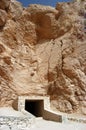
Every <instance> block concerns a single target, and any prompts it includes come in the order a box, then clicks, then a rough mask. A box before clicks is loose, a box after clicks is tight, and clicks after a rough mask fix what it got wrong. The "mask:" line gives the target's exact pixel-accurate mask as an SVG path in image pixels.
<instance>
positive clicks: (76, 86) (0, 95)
mask: <svg viewBox="0 0 86 130" xmlns="http://www.w3.org/2000/svg"><path fill="white" fill-rule="evenodd" d="M85 4H86V3H85V2H81V3H79V2H72V3H58V4H57V6H56V8H53V7H50V6H42V5H30V6H29V7H27V8H25V7H22V5H21V3H19V2H17V1H15V0H0V107H2V106H12V104H13V103H14V102H15V100H16V99H17V98H18V96H19V95H50V97H51V107H52V108H53V109H55V110H59V111H62V112H66V113H79V114H86V34H85V31H84V25H83V14H84V13H83V8H84V5H85ZM81 7H83V8H81Z"/></svg>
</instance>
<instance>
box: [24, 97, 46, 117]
mask: <svg viewBox="0 0 86 130" xmlns="http://www.w3.org/2000/svg"><path fill="white" fill-rule="evenodd" d="M25 110H26V111H28V112H30V113H31V114H33V115H34V116H36V117H42V116H43V110H44V101H43V100H25Z"/></svg>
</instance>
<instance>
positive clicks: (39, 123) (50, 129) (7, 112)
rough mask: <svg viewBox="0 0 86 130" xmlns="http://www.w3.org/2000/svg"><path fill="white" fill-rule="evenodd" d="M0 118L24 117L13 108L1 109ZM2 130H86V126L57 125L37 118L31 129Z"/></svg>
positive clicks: (4, 127) (2, 129)
mask: <svg viewBox="0 0 86 130" xmlns="http://www.w3.org/2000/svg"><path fill="white" fill-rule="evenodd" d="M0 116H15V117H21V116H24V115H23V114H22V113H21V112H18V111H15V110H13V109H12V108H0ZM0 130H86V124H84V123H83V124H81V123H70V124H68V123H57V122H53V121H46V120H43V119H42V118H37V119H36V120H35V122H34V123H33V125H32V126H31V127H30V128H22V127H21V128H18V127H17V126H12V128H10V127H9V126H7V125H0Z"/></svg>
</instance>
